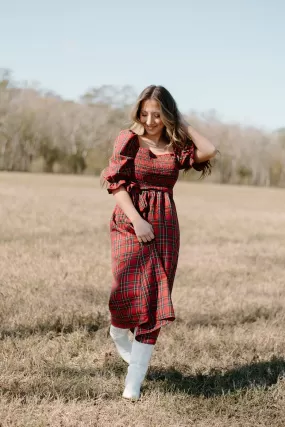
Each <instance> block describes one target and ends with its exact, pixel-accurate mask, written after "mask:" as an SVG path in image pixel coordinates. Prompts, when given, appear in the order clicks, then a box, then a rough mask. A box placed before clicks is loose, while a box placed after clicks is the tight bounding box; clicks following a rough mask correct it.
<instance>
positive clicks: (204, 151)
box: [183, 118, 218, 163]
mask: <svg viewBox="0 0 285 427" xmlns="http://www.w3.org/2000/svg"><path fill="white" fill-rule="evenodd" d="M183 125H184V126H185V130H186V133H187V134H188V135H189V137H190V138H191V139H192V141H193V142H194V144H195V146H196V150H195V163H202V162H205V161H206V160H210V159H211V158H212V157H215V155H216V154H217V152H218V150H217V149H216V147H215V146H214V145H213V144H212V143H211V142H210V141H209V140H208V138H206V137H205V136H203V135H201V134H200V133H199V132H198V131H197V130H196V129H194V128H193V127H192V126H191V125H189V124H188V123H187V122H186V121H185V119H184V118H183Z"/></svg>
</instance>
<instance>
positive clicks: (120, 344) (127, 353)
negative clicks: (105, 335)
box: [110, 325, 132, 363]
mask: <svg viewBox="0 0 285 427" xmlns="http://www.w3.org/2000/svg"><path fill="white" fill-rule="evenodd" d="M128 332H129V330H128V329H122V328H117V327H116V326H113V325H111V326H110V335H111V338H112V339H113V341H114V343H115V345H116V348H117V351H118V353H119V355H120V356H121V357H122V359H124V361H125V362H127V363H130V359H131V351H132V342H131V341H130V340H129V336H128Z"/></svg>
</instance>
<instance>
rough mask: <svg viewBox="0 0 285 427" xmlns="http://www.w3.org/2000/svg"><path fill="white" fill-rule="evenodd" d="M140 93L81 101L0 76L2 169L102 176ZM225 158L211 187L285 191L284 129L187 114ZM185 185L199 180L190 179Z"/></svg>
mask: <svg viewBox="0 0 285 427" xmlns="http://www.w3.org/2000/svg"><path fill="white" fill-rule="evenodd" d="M135 99H136V93H135V91H134V89H133V88H132V87H130V86H123V87H116V86H112V85H104V86H101V87H95V88H92V89H90V90H88V91H87V92H86V93H85V94H83V95H82V97H81V98H80V99H79V100H78V101H74V100H65V99H63V98H61V97H60V96H58V95H57V94H55V93H52V92H50V91H45V90H42V89H39V88H38V87H33V86H31V85H24V84H19V83H17V82H14V81H13V79H12V76H11V73H10V72H9V71H7V70H1V72H0V170H2V171H25V172H49V173H56V172H58V173H73V174H94V175H99V174H100V172H101V170H102V169H103V168H104V167H105V166H106V165H107V163H108V159H109V157H110V154H111V152H112V147H113V142H114V138H115V136H116V135H117V133H118V132H119V130H120V129H123V128H126V127H128V126H129V125H130V122H129V113H130V108H131V106H132V104H133V102H134V101H135ZM185 116H186V118H187V119H188V121H189V122H190V123H191V124H192V125H193V126H194V127H195V128H197V129H198V130H200V131H201V132H202V133H203V134H204V135H206V136H207V137H209V138H210V139H211V140H212V141H213V143H214V144H215V145H216V146H217V148H218V149H219V151H220V155H218V156H217V158H216V159H215V160H214V161H213V162H214V169H213V173H212V175H211V177H209V178H207V181H208V180H210V181H213V182H217V183H224V184H246V185H258V186H280V187H283V186H284V185H285V173H284V167H283V165H284V160H285V129H278V130H276V131H275V132H265V131H264V130H261V129H258V128H256V127H250V126H241V125H239V124H232V123H224V122H222V121H221V120H220V119H219V118H218V116H217V114H216V113H215V112H214V111H210V112H206V113H203V114H201V113H199V114H198V113H197V112H191V113H189V114H185ZM185 179H189V180H193V179H197V172H190V173H189V174H188V175H187V177H185Z"/></svg>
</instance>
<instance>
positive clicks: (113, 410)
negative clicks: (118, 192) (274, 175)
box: [0, 173, 285, 427]
mask: <svg viewBox="0 0 285 427" xmlns="http://www.w3.org/2000/svg"><path fill="white" fill-rule="evenodd" d="M0 197H1V205H0V221H1V228H0V426H1V427H7V426H13V427H18V426H25V427H40V426H43V427H45V426H52V427H59V426H61V427H62V426H64V427H65V426H66V427H67V426H68V427H73V426H74V427H83V426H84V427H85V426H86V427H87V426H90V427H91V426H104V427H105V426H107V427H108V426H112V427H121V426H122V427H123V426H124V427H125V426H128V427H137V426H139V427H145V426H147V427H161V426H166V425H167V426H171V427H178V426H179V427H186V426H195V427H196V426H197V427H204V426H211V427H218V426H219V427H220V426H232V427H237V426H242V427H248V426H254V427H256V426H269V425H270V426H271V427H273V426H274V427H275V426H280V427H281V426H282V427H283V426H284V425H285V407H284V397H285V381H284V373H285V356H284V355H285V336H284V329H285V310H284V307H285V269H284V260H285V246H284V241H285V216H284V208H285V193H284V190H282V189H268V188H267V189H265V188H254V187H234V186H219V185H207V184H206V185H205V184H203V185H201V184H199V183H186V182H179V183H178V184H177V185H176V187H175V194H174V197H175V201H176V205H177V210H178V214H179V221H180V227H181V250H180V258H179V264H178V270H177V275H176V281H175V285H174V291H173V302H174V307H175V312H176V321H175V322H174V323H172V324H171V325H167V326H166V327H164V328H163V330H162V332H161V334H160V336H159V339H158V342H157V344H156V348H155V351H154V354H153V357H152V360H151V366H150V369H149V372H148V375H147V378H146V381H145V382H144V386H143V389H142V398H141V400H140V401H139V402H138V403H131V402H128V401H125V400H124V399H122V397H121V394H122V390H123V383H124V377H125V374H126V368H127V366H126V364H125V363H124V362H123V361H121V360H120V359H119V357H118V356H117V354H116V351H115V348H114V345H113V343H112V342H111V339H110V337H108V335H107V331H108V326H109V312H108V296H109V291H110V286H111V280H112V276H111V265H110V247H109V234H108V230H109V224H108V222H109V218H110V217H111V212H112V208H113V206H114V199H113V197H112V196H111V195H108V194H107V192H106V191H104V190H101V189H100V188H99V186H98V179H96V178H92V177H76V176H60V175H50V176H48V175H40V174H39V175H36V174H32V175H30V174H16V173H12V174H8V173H1V174H0Z"/></svg>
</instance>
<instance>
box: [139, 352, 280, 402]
mask: <svg viewBox="0 0 285 427" xmlns="http://www.w3.org/2000/svg"><path fill="white" fill-rule="evenodd" d="M186 369H189V367H188V366H186V367H185V370H186ZM181 370H182V371H183V366H181ZM284 374H285V360H284V359H281V358H276V357H273V358H272V359H271V360H270V361H268V362H253V363H251V364H248V365H244V366H241V367H239V368H235V369H232V370H230V371H227V372H221V371H212V372H210V373H209V374H208V375H203V374H198V375H195V376H191V375H189V376H188V375H183V374H182V373H181V372H180V371H179V370H177V369H175V368H173V369H166V370H162V369H156V368H152V369H151V370H150V372H149V374H148V376H147V379H148V380H149V381H158V382H161V384H160V388H161V389H163V390H164V391H169V390H171V391H176V392H183V393H187V394H189V395H192V396H205V397H213V396H220V395H223V394H228V393H233V392H236V391H246V390H249V389H254V388H260V387H262V388H265V389H266V388H268V387H270V386H272V385H274V384H276V383H277V381H278V379H280V378H281V377H282V376H283V375H284Z"/></svg>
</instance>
